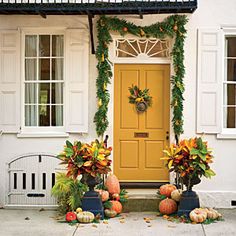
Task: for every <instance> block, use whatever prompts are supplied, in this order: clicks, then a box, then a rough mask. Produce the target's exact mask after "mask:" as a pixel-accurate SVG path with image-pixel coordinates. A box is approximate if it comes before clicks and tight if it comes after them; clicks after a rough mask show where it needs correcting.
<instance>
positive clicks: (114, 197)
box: [112, 193, 120, 201]
mask: <svg viewBox="0 0 236 236" xmlns="http://www.w3.org/2000/svg"><path fill="white" fill-rule="evenodd" d="M112 198H113V199H114V200H117V201H119V200H120V195H119V194H118V193H114V194H112Z"/></svg>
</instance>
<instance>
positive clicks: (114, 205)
mask: <svg viewBox="0 0 236 236" xmlns="http://www.w3.org/2000/svg"><path fill="white" fill-rule="evenodd" d="M110 202H111V204H112V207H111V208H110V210H113V211H116V212H117V214H120V213H121V212H122V205H121V203H120V202H119V201H114V200H112V201H110Z"/></svg>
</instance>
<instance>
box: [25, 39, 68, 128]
mask: <svg viewBox="0 0 236 236" xmlns="http://www.w3.org/2000/svg"><path fill="white" fill-rule="evenodd" d="M64 51H65V50H64V35H63V34H26V35H25V37H24V67H23V68H24V76H23V77H24V85H23V86H24V108H23V110H24V112H23V115H24V118H23V127H24V129H25V130H29V131H31V130H34V131H55V130H56V131H62V130H63V126H64V110H65V109H64V100H65V99H64V91H63V90H64V64H65V63H64Z"/></svg>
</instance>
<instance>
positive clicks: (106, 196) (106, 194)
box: [98, 190, 109, 202]
mask: <svg viewBox="0 0 236 236" xmlns="http://www.w3.org/2000/svg"><path fill="white" fill-rule="evenodd" d="M98 192H99V195H100V197H101V199H102V202H105V201H107V200H108V199H109V192H108V191H106V190H98Z"/></svg>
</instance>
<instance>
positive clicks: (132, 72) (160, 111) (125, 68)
mask: <svg viewBox="0 0 236 236" xmlns="http://www.w3.org/2000/svg"><path fill="white" fill-rule="evenodd" d="M132 85H138V86H139V87H140V89H142V90H143V89H144V88H148V89H149V91H150V95H151V96H152V100H153V103H152V106H151V107H149V108H148V110H147V111H146V112H144V113H137V111H136V109H135V105H134V104H130V103H129V99H128V96H129V95H130V93H129V90H128V88H129V87H131V86H132ZM114 101H115V102H114V172H115V174H116V175H117V176H118V178H119V180H120V181H124V182H125V181H128V182H165V181H168V180H169V174H168V170H167V168H166V167H165V166H164V162H163V161H161V160H160V158H161V157H162V156H163V153H162V150H163V149H164V148H165V146H166V145H168V140H166V136H167V135H168V134H169V125H170V116H169V112H170V111H169V110H170V71H169V65H142V64H135V65H121V64H120V65H115V88H114ZM137 133H145V134H144V135H141V137H140V135H137Z"/></svg>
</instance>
